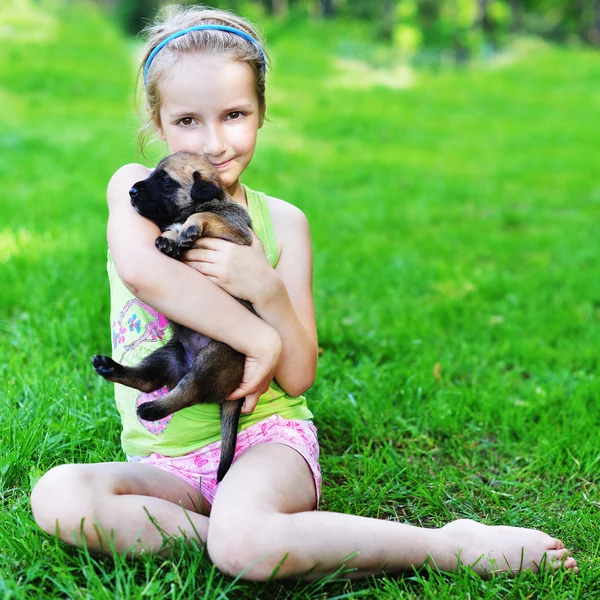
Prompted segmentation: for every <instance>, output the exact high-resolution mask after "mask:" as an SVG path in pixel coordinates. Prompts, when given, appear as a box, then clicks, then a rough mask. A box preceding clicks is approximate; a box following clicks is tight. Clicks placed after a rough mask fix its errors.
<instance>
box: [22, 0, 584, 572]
mask: <svg viewBox="0 0 600 600" xmlns="http://www.w3.org/2000/svg"><path fill="white" fill-rule="evenodd" d="M147 34H148V39H147V45H146V51H145V54H144V61H143V65H142V73H143V82H144V87H145V94H146V104H147V110H148V113H149V115H150V125H151V127H152V128H153V129H154V130H155V131H156V132H157V134H158V135H159V137H160V138H161V139H162V140H164V141H165V142H166V143H167V145H168V147H169V150H170V151H171V152H177V151H180V150H187V151H190V152H196V153H200V154H203V155H204V156H206V157H207V158H208V160H210V162H211V163H213V165H214V166H215V167H216V169H218V172H219V174H220V177H221V179H222V181H223V183H224V184H225V185H226V187H227V189H228V190H229V193H230V194H231V196H232V197H233V198H234V200H235V201H236V202H239V203H240V204H241V205H243V206H245V207H247V208H248V210H249V211H250V214H251V217H252V221H253V224H254V229H255V232H256V239H255V240H254V244H253V245H252V246H250V247H245V246H236V245H233V244H230V243H228V242H225V241H223V240H215V239H205V240H204V241H203V242H202V244H201V247H200V248H199V249H196V250H191V251H189V252H188V253H187V255H186V260H185V261H184V262H178V261H175V260H173V259H171V258H168V257H166V256H164V255H162V254H161V253H160V252H159V251H158V250H156V249H155V247H154V240H155V238H156V236H157V235H158V230H157V228H156V226H155V225H153V224H152V223H151V222H149V221H147V220H146V219H144V218H142V217H140V216H139V215H138V214H137V213H136V212H135V211H134V210H133V208H132V207H131V205H130V202H129V197H128V190H129V189H130V188H131V187H132V185H133V184H134V183H135V182H137V181H139V180H141V179H145V178H146V177H147V176H148V174H149V173H150V172H151V170H150V169H148V168H146V167H144V166H142V165H139V164H129V165H126V166H124V167H122V168H121V169H119V170H118V171H117V172H116V173H115V175H114V176H113V178H112V179H111V181H110V183H109V186H108V194H107V195H108V205H109V213H110V216H109V222H108V244H109V249H110V254H109V265H108V267H109V277H110V282H111V303H112V315H111V320H112V323H113V350H114V352H113V355H114V356H115V358H116V359H118V360H119V361H121V362H123V361H125V362H129V363H130V364H135V363H137V362H139V360H140V358H141V356H143V355H145V354H147V353H149V352H151V351H152V350H153V349H154V348H155V347H156V345H157V344H161V343H164V341H165V334H166V333H168V327H167V326H168V322H167V320H166V318H165V317H163V314H164V315H166V316H167V317H168V318H169V319H173V320H175V321H177V322H179V323H182V324H184V325H186V326H187V327H190V328H192V329H195V330H197V331H200V332H202V333H204V334H206V335H208V336H210V337H211V338H214V339H217V340H220V341H223V342H225V343H227V344H229V345H230V346H232V347H233V348H235V349H236V350H238V351H239V352H242V353H243V354H244V355H245V356H246V366H245V373H244V378H243V381H242V384H241V386H240V388H239V389H238V390H237V391H236V392H234V393H233V394H232V395H231V397H230V399H232V400H233V399H238V398H242V397H245V399H246V400H245V405H244V411H243V412H244V416H243V418H242V421H241V425H240V427H241V430H240V433H239V436H238V446H237V450H236V462H234V464H233V466H232V467H231V469H230V471H229V473H228V474H227V475H226V477H225V478H224V479H223V481H222V482H221V484H220V485H219V486H218V493H217V482H216V477H215V473H216V466H217V465H216V462H217V460H216V459H217V458H218V456H219V441H218V436H219V415H218V407H217V406H216V405H208V406H207V405H205V406H195V407H192V408H188V409H185V410H183V411H180V412H179V413H177V414H175V415H171V416H170V417H167V418H166V419H164V420H163V421H161V422H152V423H150V422H144V421H140V420H138V419H137V417H136V414H135V408H136V405H137V404H139V403H140V402H147V401H152V399H153V398H155V397H157V396H159V395H161V394H163V393H165V392H166V390H164V389H163V390H157V391H156V392H155V393H154V394H150V395H147V394H140V393H139V392H137V391H136V390H130V389H125V388H120V387H119V386H116V387H117V389H116V400H117V405H118V408H119V411H120V414H121V418H122V420H123V435H122V444H123V448H124V451H125V452H126V454H127V455H128V462H127V463H104V464H93V465H63V466H60V467H56V468H54V469H52V470H51V471H49V472H48V473H47V474H46V475H45V476H44V477H42V479H41V480H40V481H39V482H38V484H37V485H36V487H35V489H34V490H33V493H32V497H31V505H32V510H33V514H34V516H35V519H36V521H37V523H38V524H39V526H40V527H41V528H42V529H43V530H44V531H46V532H48V533H50V534H54V533H55V532H58V535H59V537H60V538H61V539H63V540H64V541H66V542H67V543H70V544H73V545H76V546H81V545H83V544H85V545H86V546H87V547H88V548H89V549H91V550H93V551H96V552H104V553H107V554H109V553H110V552H111V548H110V545H114V549H115V550H116V552H118V553H129V554H132V555H136V554H139V553H142V552H155V553H158V552H163V551H165V550H166V549H165V547H164V545H163V535H162V533H161V531H160V530H159V528H160V529H161V530H162V531H163V532H164V533H166V534H168V535H170V536H184V537H185V539H188V540H191V539H192V538H197V537H198V536H199V538H200V540H201V542H202V543H203V544H206V547H207V550H208V553H209V555H210V557H211V559H212V560H213V561H214V563H215V564H216V565H217V567H218V568H219V569H220V570H221V571H223V572H224V573H227V574H229V575H232V576H237V575H239V574H243V577H245V578H247V579H253V580H266V579H268V578H269V577H270V576H271V574H272V573H273V571H274V570H275V569H276V567H278V566H280V568H279V570H278V571H277V574H276V577H277V578H285V577H302V576H305V575H307V574H308V576H309V577H313V578H314V577H318V576H320V575H323V574H326V573H330V572H332V571H335V570H337V569H338V568H339V567H340V565H342V564H345V565H346V567H347V568H349V569H352V572H351V576H353V577H366V576H368V575H372V574H377V573H382V572H386V573H394V572H398V571H402V570H406V569H412V568H418V567H420V566H422V565H423V564H424V563H426V562H427V561H429V562H430V563H431V564H435V565H437V567H438V568H440V569H443V570H453V569H456V568H457V567H458V566H459V565H460V563H463V564H468V565H473V568H474V569H476V570H477V571H478V572H480V573H482V574H485V573H490V572H501V571H507V572H518V571H520V570H525V569H530V570H534V571H535V570H537V569H538V566H539V565H540V564H545V565H547V566H548V568H551V569H558V568H560V567H561V565H563V566H564V568H566V569H569V570H572V571H574V570H576V564H575V560H574V559H573V558H571V557H570V556H569V554H568V551H567V550H566V549H565V548H564V546H563V544H562V542H560V540H557V539H554V538H552V537H550V536H548V535H546V534H545V533H542V532H541V531H535V530H529V529H521V528H514V527H488V526H485V525H482V524H478V523H475V522H473V521H468V520H460V521H454V522H452V523H450V524H448V525H446V526H445V527H442V528H440V529H423V528H417V527H412V526H409V525H405V524H400V523H394V522H390V521H381V520H377V519H369V518H364V517H358V516H352V515H346V514H336V513H327V512H316V511H315V509H316V507H317V504H318V500H319V492H320V485H321V476H320V469H319V463H318V444H317V438H316V430H315V428H314V427H313V425H312V423H311V422H310V419H311V417H312V414H311V412H310V411H309V409H308V407H307V405H306V401H305V399H304V398H303V397H302V394H303V393H304V392H305V391H306V390H308V389H309V388H310V386H311V385H312V383H313V381H314V378H315V372H316V363H317V334H316V326H315V315H314V310H313V299H312V283H311V276H312V255H311V243H310V234H309V227H308V223H307V221H306V218H305V217H304V215H303V214H302V213H301V211H300V210H298V209H297V208H295V207H293V206H291V205H289V204H287V203H286V202H284V201H282V200H278V199H276V198H271V197H266V196H265V195H264V194H261V193H257V192H254V191H252V190H250V189H249V188H247V187H245V186H243V185H242V183H241V181H240V177H241V175H242V173H243V172H244V170H245V169H246V167H247V166H248V164H249V162H250V160H251V159H252V155H253V153H254V149H255V144H256V137H257V132H258V130H259V129H260V128H261V127H262V125H263V122H264V118H265V111H266V102H265V73H266V65H267V60H266V57H265V50H264V45H263V42H262V41H261V39H260V37H259V35H258V33H257V32H256V31H255V29H254V28H253V27H252V26H251V25H250V24H249V23H248V22H246V21H245V20H243V19H241V18H239V17H237V16H235V15H233V14H230V13H228V12H224V11H217V10H211V9H206V8H203V7H191V8H186V9H184V8H180V7H169V8H167V9H166V10H163V12H162V13H160V15H159V17H158V21H157V23H156V24H155V25H154V26H153V27H150V28H149V29H148V30H147ZM232 296H235V297H238V298H243V299H245V300H248V301H249V302H251V303H252V304H253V305H254V308H255V309H256V312H257V314H258V315H259V317H260V318H259V317H257V316H254V315H252V314H251V313H250V312H249V311H248V310H246V309H245V308H244V307H243V306H241V305H240V304H239V303H238V302H236V301H235V300H234V299H233V298H232ZM150 307H152V308H150ZM149 515H151V516H152V520H151V519H149ZM153 521H154V522H153ZM157 525H158V527H157ZM111 537H112V539H111ZM349 557H350V558H349ZM284 558H285V559H284ZM282 561H283V562H282ZM281 563H282V564H281Z"/></svg>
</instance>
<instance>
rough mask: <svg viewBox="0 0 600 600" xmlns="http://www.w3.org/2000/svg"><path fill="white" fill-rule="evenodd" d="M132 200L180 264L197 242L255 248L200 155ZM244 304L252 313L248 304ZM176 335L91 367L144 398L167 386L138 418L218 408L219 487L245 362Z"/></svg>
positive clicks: (196, 336) (174, 164)
mask: <svg viewBox="0 0 600 600" xmlns="http://www.w3.org/2000/svg"><path fill="white" fill-rule="evenodd" d="M129 195H130V197H131V204H132V205H133V207H134V208H135V210H137V212H138V213H139V214H140V215H142V216H143V217H146V218H147V219H150V220H151V221H153V222H154V223H156V225H158V227H159V228H160V230H161V232H162V233H161V235H160V236H158V237H157V238H156V242H155V243H156V247H157V248H158V249H159V250H160V251H161V252H164V253H165V254H167V255H168V256H171V257H173V258H180V257H181V255H182V254H183V253H184V252H185V251H186V250H188V249H190V248H194V247H196V240H198V239H200V238H202V237H214V238H221V239H224V240H227V241H230V242H234V243H235V244H241V245H246V246H249V245H251V244H252V223H251V221H250V215H249V214H248V211H247V210H246V209H245V208H244V207H242V206H240V205H239V204H237V203H236V202H235V201H234V200H233V199H232V198H231V196H230V195H229V194H228V193H227V190H226V189H225V188H224V187H223V184H222V183H221V182H220V180H219V178H218V176H217V173H216V171H215V169H214V168H213V166H212V165H211V164H210V163H209V162H208V161H207V160H205V159H204V158H202V157H201V156H198V155H196V154H191V153H188V152H178V153H177V154H173V155H171V156H168V157H166V158H164V159H163V160H162V161H161V162H160V163H159V164H158V166H157V167H156V169H155V170H154V171H153V173H152V174H151V175H150V176H149V177H148V178H147V179H144V180H143V181H139V182H138V183H136V184H135V185H134V186H133V187H132V188H131V190H130V191H129ZM238 300H239V299H238ZM239 302H241V303H242V304H243V305H244V306H246V307H247V308H248V309H249V310H251V311H252V312H254V310H253V308H252V305H251V304H250V303H249V302H246V301H244V300H239ZM255 314H256V313H255ZM173 331H174V333H173V337H172V338H171V339H170V340H169V342H168V343H167V344H165V345H164V346H162V347H161V348H158V349H157V350H155V351H154V352H152V354H150V355H149V356H147V357H146V358H144V359H143V360H142V361H141V362H140V363H139V364H138V365H137V366H135V367H127V366H124V365H121V364H119V363H117V362H115V361H114V360H113V359H112V358H110V357H108V356H100V355H96V356H94V357H93V359H92V362H93V365H94V368H95V369H96V372H97V373H98V374H99V375H102V377H104V378H105V379H107V380H108V381H113V382H116V383H120V384H122V385H126V386H128V387H133V388H136V389H138V390H140V391H142V392H146V393H148V392H151V391H153V390H156V389H158V388H161V387H163V386H167V387H168V388H169V390H170V391H169V393H168V394H166V395H165V396H163V397H161V398H159V399H157V400H154V401H153V402H147V403H144V404H141V405H140V406H138V408H137V414H138V416H139V417H140V418H142V419H145V420H148V421H156V420H158V419H162V418H163V417H166V416H167V415H169V414H171V413H173V412H175V411H178V410H181V409H182V408H186V407H188V406H193V405H194V404H198V403H200V402H218V403H219V404H220V405H221V457H220V462H219V469H218V471H217V480H218V481H221V480H222V479H223V477H224V476H225V474H226V473H227V471H228V470H229V467H230V466H231V463H232V461H233V456H234V452H235V445H236V440H237V428H238V421H239V417H240V411H241V408H242V404H243V402H244V399H243V398H242V399H241V400H237V401H226V400H225V398H227V396H229V394H231V393H232V392H233V391H234V390H236V389H237V388H238V387H239V385H240V382H241V381H242V375H243V373H244V359H245V357H244V355H243V354H240V353H239V352H237V351H236V350H234V349H233V348H231V347H229V346H227V345H226V344H223V343H221V342H217V341H214V340H211V339H210V338H207V337H206V336H204V335H202V334H200V333H197V332H196V331H192V330H191V329H188V328H187V327H184V326H183V325H179V324H177V323H173Z"/></svg>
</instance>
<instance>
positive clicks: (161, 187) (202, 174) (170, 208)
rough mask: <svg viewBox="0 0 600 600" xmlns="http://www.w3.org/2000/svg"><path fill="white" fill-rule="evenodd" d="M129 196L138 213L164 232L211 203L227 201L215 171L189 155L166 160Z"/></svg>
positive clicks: (132, 189)
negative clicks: (207, 203) (213, 201)
mask: <svg viewBox="0 0 600 600" xmlns="http://www.w3.org/2000/svg"><path fill="white" fill-rule="evenodd" d="M129 196H130V198H131V204H132V206H133V207H134V208H135V210H137V212H138V213H139V214H140V215H142V216H143V217H146V218H147V219H150V220H151V221H154V222H155V223H156V224H157V225H158V226H159V227H160V228H161V229H162V230H164V229H166V228H167V227H168V226H169V225H172V224H173V223H182V222H183V221H185V220H186V219H187V218H188V217H189V216H190V215H192V214H194V213H195V212H197V211H198V210H199V208H200V207H201V205H202V204H204V203H205V202H208V201H209V200H224V199H226V198H228V194H227V191H226V190H225V188H224V187H223V184H222V183H221V181H220V180H219V177H218V175H217V172H216V171H215V168H214V167H213V166H212V165H211V164H210V162H208V161H207V160H206V159H204V158H203V157H202V156H200V155H198V154H192V153H190V152H177V153H176V154H172V155H171V156H167V157H166V158H163V160H161V161H160V162H159V163H158V165H157V167H156V169H154V171H153V172H152V174H151V175H150V176H149V177H148V178H147V179H144V180H142V181H138V182H137V183H136V184H134V186H133V187H132V188H131V189H130V190H129Z"/></svg>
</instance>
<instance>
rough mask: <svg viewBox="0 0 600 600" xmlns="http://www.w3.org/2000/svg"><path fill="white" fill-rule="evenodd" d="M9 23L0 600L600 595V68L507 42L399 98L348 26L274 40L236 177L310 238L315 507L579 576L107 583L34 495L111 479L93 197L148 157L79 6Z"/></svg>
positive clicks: (113, 430)
mask: <svg viewBox="0 0 600 600" xmlns="http://www.w3.org/2000/svg"><path fill="white" fill-rule="evenodd" d="M8 4H9V5H7V6H5V7H3V8H2V9H0V43H1V45H2V52H1V53H0V106H2V110H1V111H0V181H1V182H2V192H1V196H0V198H1V200H0V202H1V207H2V210H1V216H2V220H1V222H0V282H1V283H0V357H1V360H0V416H1V419H0V502H1V504H0V596H1V597H3V598H15V599H21V598H22V599H29V598H36V599H37V598H92V599H94V600H96V599H100V598H126V599H128V600H129V599H134V598H161V599H162V598H173V599H175V598H192V597H193V598H205V599H207V600H208V599H216V598H235V599H236V600H237V599H244V598H257V597H258V598H277V599H283V598H294V599H301V598H302V599H304V598H311V599H313V598H315V599H316V598H352V597H365V598H375V599H379V598H400V597H402V598H432V599H444V598H467V597H469V598H594V597H598V596H599V595H600V566H599V565H598V561H599V558H600V551H599V545H600V536H599V535H598V533H597V532H598V527H597V522H598V521H600V511H599V507H600V493H599V488H598V486H599V484H600V443H599V442H598V433H597V427H598V424H599V423H600V407H599V403H598V396H599V392H600V386H599V379H598V340H599V339H600V261H599V258H600V252H599V250H598V222H599V219H600V177H599V176H598V165H599V164H600V118H598V117H599V115H600V92H599V91H598V85H597V82H598V81H599V80H600V61H599V60H598V54H597V53H595V52H592V51H589V50H585V49H577V48H569V49H564V48H563V49H558V48H553V47H548V46H544V45H543V44H540V43H539V42H535V41H533V40H521V41H519V42H518V43H516V44H515V49H514V51H512V52H511V53H507V54H506V55H505V56H503V57H502V59H501V60H497V61H492V62H489V63H487V64H484V65H473V66H472V67H470V68H467V69H462V70H455V69H452V68H444V69H443V70H441V71H436V72H434V71H429V70H419V71H416V72H414V73H410V75H411V77H407V78H406V86H405V87H394V86H393V85H389V81H390V78H391V79H392V80H393V77H392V75H391V74H393V73H397V72H398V69H397V67H394V65H393V61H392V57H391V56H390V55H389V53H387V52H385V50H382V49H381V48H377V47H375V46H372V45H369V44H368V42H366V41H365V37H364V34H363V32H361V31H360V30H358V29H356V28H355V27H353V26H352V27H351V26H350V25H346V26H343V25H339V24H336V25H335V26H332V25H323V24H318V23H316V24H315V23H313V24H304V23H294V24H293V25H290V24H281V23H268V24H267V25H266V33H267V36H268V39H269V40H270V50H271V53H272V55H273V57H274V61H273V62H274V66H275V70H274V73H273V75H272V77H271V82H270V89H269V91H268V98H267V101H268V107H269V117H270V121H269V123H267V125H266V126H265V127H264V128H263V129H262V130H261V133H260V141H259V149H258V152H257V155H256V157H255V159H254V161H253V164H252V166H251V167H250V169H249V171H248V173H247V177H246V179H245V181H246V182H247V183H248V184H249V185H250V186H251V187H254V188H256V189H263V190H265V191H267V192H268V193H270V194H271V195H274V196H278V197H281V198H284V199H286V200H288V201H290V202H292V203H294V204H296V205H297V206H299V207H300V208H301V209H302V210H303V211H304V212H305V213H306V215H307V216H308V218H309V220H310V222H311V228H312V234H313V242H314V248H315V276H314V280H315V302H316V308H317V315H318V325H319V344H320V346H321V348H322V354H321V356H320V362H319V374H318V379H317V382H316V383H315V385H314V387H313V388H312V389H311V390H310V391H309V392H308V399H309V404H310V407H311V409H312V410H313V412H314V413H315V423H316V425H317V427H318V429H319V434H320V441H321V445H322V466H323V471H324V487H323V497H322V504H321V508H322V509H324V510H334V511H340V512H352V513H355V514H360V515H366V516H371V517H379V518H382V519H393V520H398V521H400V522H409V523H413V524H421V525H424V526H430V527H432V526H440V525H442V524H444V523H446V522H448V521H449V520H452V519H455V518H463V517H469V518H476V519H478V520H481V521H484V522H486V523H488V524H510V525H518V526H524V527H535V528H541V529H544V530H546V531H548V532H550V533H552V534H553V535H555V536H557V537H560V538H562V539H563V540H564V541H565V543H566V545H567V546H568V547H569V548H571V549H572V551H573V554H574V555H575V556H576V557H577V558H578V560H579V565H580V569H581V571H580V573H579V575H577V576H574V577H573V576H565V575H563V574H557V575H554V576H551V575H547V574H546V575H541V576H533V575H530V574H529V575H528V574H526V575H522V576H519V577H517V578H516V579H514V580H511V579H506V578H496V579H493V580H491V581H486V582H484V581H481V580H480V579H479V578H477V577H475V576H473V575H472V574H471V573H470V572H469V571H468V570H464V571H462V572H460V573H457V574H452V575H442V574H439V573H436V572H433V571H423V572H421V573H418V574H417V573H409V574H407V575H405V576H401V577H393V578H392V577H389V578H386V577H381V578H374V579H371V580H368V581H364V582H352V583H348V582H344V581H341V580H339V578H338V577H336V576H333V577H331V578H329V579H327V580H322V581H318V582H313V583H310V584H306V583H282V584H280V583H270V584H268V585H257V584H249V583H245V582H241V581H232V580H231V579H229V578H226V577H223V576H222V575H221V574H220V573H218V572H217V571H216V570H215V569H214V568H213V567H212V565H211V564H210V561H209V560H208V558H207V557H206V556H205V555H204V554H203V552H202V551H201V550H200V549H198V550H196V551H193V550H184V551H183V552H181V553H180V554H179V555H178V556H177V557H175V558H173V559H172V560H169V561H164V560H163V559H160V558H153V557H145V558H144V559H142V560H140V561H137V562H133V563H132V562H127V561H126V560H124V559H120V558H116V559H115V561H114V562H113V561H112V560H107V559H101V560H99V559H96V558H94V557H91V556H90V555H89V554H88V553H86V552H85V551H77V550H73V549H71V548H69V547H67V546H65V545H64V544H62V543H60V542H57V541H55V540H53V539H52V538H49V537H47V536H45V535H44V534H42V533H41V532H40V531H38V530H37V528H36V526H35V525H34V522H33V519H32V516H31V512H30V508H29V500H28V497H29V493H30V490H31V486H32V484H33V483H34V482H35V481H36V480H37V478H39V476H40V475H41V474H42V473H43V472H45V471H46V470H48V469H49V468H51V467H52V466H54V465H57V464H61V463H65V462H72V461H75V462H94V461H107V460H123V458H124V457H123V454H122V452H121V449H120V444H119V433H120V424H119V421H118V417H117V412H116V409H115V407H114V405H113V398H112V389H111V387H110V385H108V384H106V383H105V382H104V381H103V380H100V378H99V377H97V376H96V375H95V373H94V372H93V369H92V367H91V364H90V357H91V355H93V354H94V353H96V352H103V353H106V352H108V350H109V344H110V332H109V323H108V282H107V277H106V270H105V264H106V240H105V223H106V204H105V199H104V193H105V189H106V183H107V181H108V179H109V178H110V176H111V174H112V173H113V172H114V171H115V170H116V169H117V168H118V167H119V166H120V165H122V164H124V163H126V162H131V161H142V162H146V163H148V164H150V163H152V161H154V160H155V159H156V158H157V157H158V156H160V153H161V152H162V148H160V147H159V146H158V144H157V145H154V146H153V148H152V149H151V152H150V156H149V157H148V158H147V159H144V158H143V157H139V156H138V154H137V151H136V149H135V146H134V143H133V139H134V135H135V131H136V126H137V124H136V115H135V112H134V110H133V99H132V87H133V77H134V63H133V60H132V56H133V55H134V50H135V44H134V42H133V41H131V40H127V39H126V38H125V37H124V36H123V35H122V34H121V33H120V32H119V31H118V29H117V28H116V27H115V26H114V25H113V24H111V23H110V22H108V21H107V20H106V19H105V18H104V17H103V16H102V15H100V14H98V13H97V12H94V11H93V10H92V9H91V8H89V7H88V8H84V7H81V6H80V7H77V6H76V7H71V8H70V9H69V11H66V10H64V9H63V8H61V4H60V2H58V1H57V0H55V1H53V2H49V1H47V2H42V3H41V4H36V5H34V6H35V7H36V8H35V9H34V8H31V7H30V8H26V7H27V6H28V4H27V3H19V5H20V7H21V8H19V9H16V8H14V5H13V4H12V3H11V2H9V3H8ZM15 5H16V3H15ZM11 6H13V8H11ZM361 57H362V58H364V57H366V64H365V63H364V62H362V63H361V62H360V60H359V59H361ZM369 73H371V74H372V76H371V77H369V76H367V75H368V74H369ZM365 74H367V75H365ZM377 74H379V75H382V76H381V77H379V76H376V75H377ZM386 75H387V76H388V77H387V78H386ZM386 82H387V83H386Z"/></svg>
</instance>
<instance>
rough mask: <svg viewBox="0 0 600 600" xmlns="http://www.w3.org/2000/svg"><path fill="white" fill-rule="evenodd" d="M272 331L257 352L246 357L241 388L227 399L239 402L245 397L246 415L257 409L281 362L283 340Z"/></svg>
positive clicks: (243, 408) (244, 411)
mask: <svg viewBox="0 0 600 600" xmlns="http://www.w3.org/2000/svg"><path fill="white" fill-rule="evenodd" d="M271 331H272V332H273V334H272V335H269V336H267V337H266V338H263V339H262V340H261V344H260V346H258V347H257V349H256V351H252V352H251V353H249V354H247V355H246V362H245V364H244V376H243V377H242V382H241V383H240V387H239V388H238V389H237V390H235V391H234V392H233V393H232V394H230V396H229V397H228V398H227V400H239V399H240V398H243V397H244V396H245V397H246V400H245V402H244V405H243V407H242V413H243V414H245V415H247V414H250V413H251V412H252V411H253V410H254V409H255V408H256V404H257V402H258V398H259V397H260V396H261V395H262V394H264V393H265V392H266V391H267V390H268V389H269V385H270V383H271V381H272V380H273V375H274V373H275V368H276V367H277V363H278V362H279V356H280V355H281V349H282V345H281V338H280V337H279V334H278V333H277V332H276V331H275V330H274V329H271Z"/></svg>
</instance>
